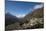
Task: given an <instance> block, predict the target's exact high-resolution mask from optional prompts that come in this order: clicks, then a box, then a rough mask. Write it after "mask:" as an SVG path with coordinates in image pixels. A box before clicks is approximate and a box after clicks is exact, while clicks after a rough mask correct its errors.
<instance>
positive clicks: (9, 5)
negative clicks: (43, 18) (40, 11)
mask: <svg viewBox="0 0 46 31" xmlns="http://www.w3.org/2000/svg"><path fill="white" fill-rule="evenodd" d="M5 6H6V7H5V10H6V13H8V12H9V13H11V14H12V15H14V16H16V17H24V16H26V14H28V13H29V12H30V13H31V12H32V10H33V9H37V8H41V7H42V6H43V4H42V3H38V2H21V1H13V0H7V1H6V2H5Z"/></svg>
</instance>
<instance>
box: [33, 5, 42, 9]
mask: <svg viewBox="0 0 46 31" xmlns="http://www.w3.org/2000/svg"><path fill="white" fill-rule="evenodd" d="M42 7H43V4H40V5H35V6H34V8H33V9H38V8H42Z"/></svg>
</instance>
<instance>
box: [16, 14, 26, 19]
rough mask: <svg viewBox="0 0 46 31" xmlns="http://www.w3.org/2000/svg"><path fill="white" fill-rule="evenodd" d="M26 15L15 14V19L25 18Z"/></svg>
mask: <svg viewBox="0 0 46 31" xmlns="http://www.w3.org/2000/svg"><path fill="white" fill-rule="evenodd" d="M25 15H26V14H16V17H18V18H21V17H25Z"/></svg>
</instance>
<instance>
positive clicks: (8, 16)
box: [5, 13, 18, 25]
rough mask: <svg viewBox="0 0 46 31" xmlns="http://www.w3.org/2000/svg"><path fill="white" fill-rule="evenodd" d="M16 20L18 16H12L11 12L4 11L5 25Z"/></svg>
mask: <svg viewBox="0 0 46 31" xmlns="http://www.w3.org/2000/svg"><path fill="white" fill-rule="evenodd" d="M17 21H18V18H17V17H16V16H13V15H12V14H10V13H6V14H5V24H6V25H9V24H12V23H15V22H17Z"/></svg>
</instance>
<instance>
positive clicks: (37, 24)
mask: <svg viewBox="0 0 46 31" xmlns="http://www.w3.org/2000/svg"><path fill="white" fill-rule="evenodd" d="M43 20H44V19H43V18H32V19H30V21H29V22H28V23H23V24H21V25H20V23H14V24H11V25H8V26H7V27H6V29H7V30H19V29H20V30H22V29H34V28H43V27H44V26H43V24H44V21H43Z"/></svg>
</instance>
